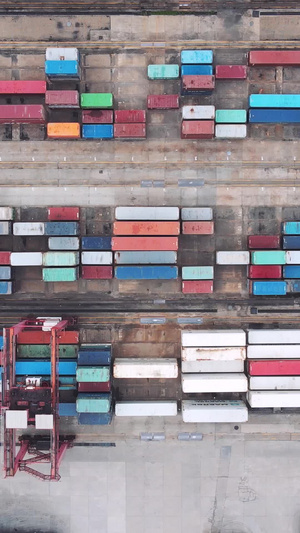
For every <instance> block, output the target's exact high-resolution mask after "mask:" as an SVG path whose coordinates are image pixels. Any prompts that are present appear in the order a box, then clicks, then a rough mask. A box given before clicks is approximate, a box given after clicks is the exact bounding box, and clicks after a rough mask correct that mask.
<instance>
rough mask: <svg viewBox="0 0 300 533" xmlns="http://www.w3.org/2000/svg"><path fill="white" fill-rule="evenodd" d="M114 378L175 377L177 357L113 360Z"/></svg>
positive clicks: (176, 373)
mask: <svg viewBox="0 0 300 533" xmlns="http://www.w3.org/2000/svg"><path fill="white" fill-rule="evenodd" d="M113 374H114V377H115V378H119V379H124V378H125V379H128V378H129V379H130V378H158V379H160V378H177V376H178V364H177V359H157V358H156V359H143V358H128V359H126V358H124V359H123V358H122V359H118V358H117V359H115V360H114V367H113Z"/></svg>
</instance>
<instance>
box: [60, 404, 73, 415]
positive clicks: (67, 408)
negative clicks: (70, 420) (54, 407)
mask: <svg viewBox="0 0 300 533" xmlns="http://www.w3.org/2000/svg"><path fill="white" fill-rule="evenodd" d="M58 414H59V416H77V411H76V403H75V402H74V403H61V402H60V403H59V406H58Z"/></svg>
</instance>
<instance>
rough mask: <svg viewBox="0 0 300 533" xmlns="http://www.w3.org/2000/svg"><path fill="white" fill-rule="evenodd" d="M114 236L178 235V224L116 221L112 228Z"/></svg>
mask: <svg viewBox="0 0 300 533" xmlns="http://www.w3.org/2000/svg"><path fill="white" fill-rule="evenodd" d="M113 233H114V235H179V233H180V223H179V222H175V221H174V222H156V221H149V222H138V221H135V220H134V221H132V222H126V221H116V222H114V226H113Z"/></svg>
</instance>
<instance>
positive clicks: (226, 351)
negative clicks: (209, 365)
mask: <svg viewBox="0 0 300 533" xmlns="http://www.w3.org/2000/svg"><path fill="white" fill-rule="evenodd" d="M181 359H182V361H190V362H193V361H202V360H206V359H208V360H210V361H237V360H239V361H244V360H245V359H246V348H245V347H242V346H241V347H233V348H228V347H219V348H197V347H194V348H182V349H181Z"/></svg>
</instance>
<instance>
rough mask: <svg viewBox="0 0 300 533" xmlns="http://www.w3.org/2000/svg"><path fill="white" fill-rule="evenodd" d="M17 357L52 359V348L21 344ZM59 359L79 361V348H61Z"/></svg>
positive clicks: (64, 345) (69, 346)
mask: <svg viewBox="0 0 300 533" xmlns="http://www.w3.org/2000/svg"><path fill="white" fill-rule="evenodd" d="M17 356H18V357H19V358H21V359H24V358H28V359H41V358H44V357H45V358H50V346H48V344H19V345H18V346H17ZM59 357H60V358H62V359H77V357H78V347H77V346H76V344H63V345H61V346H59Z"/></svg>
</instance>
